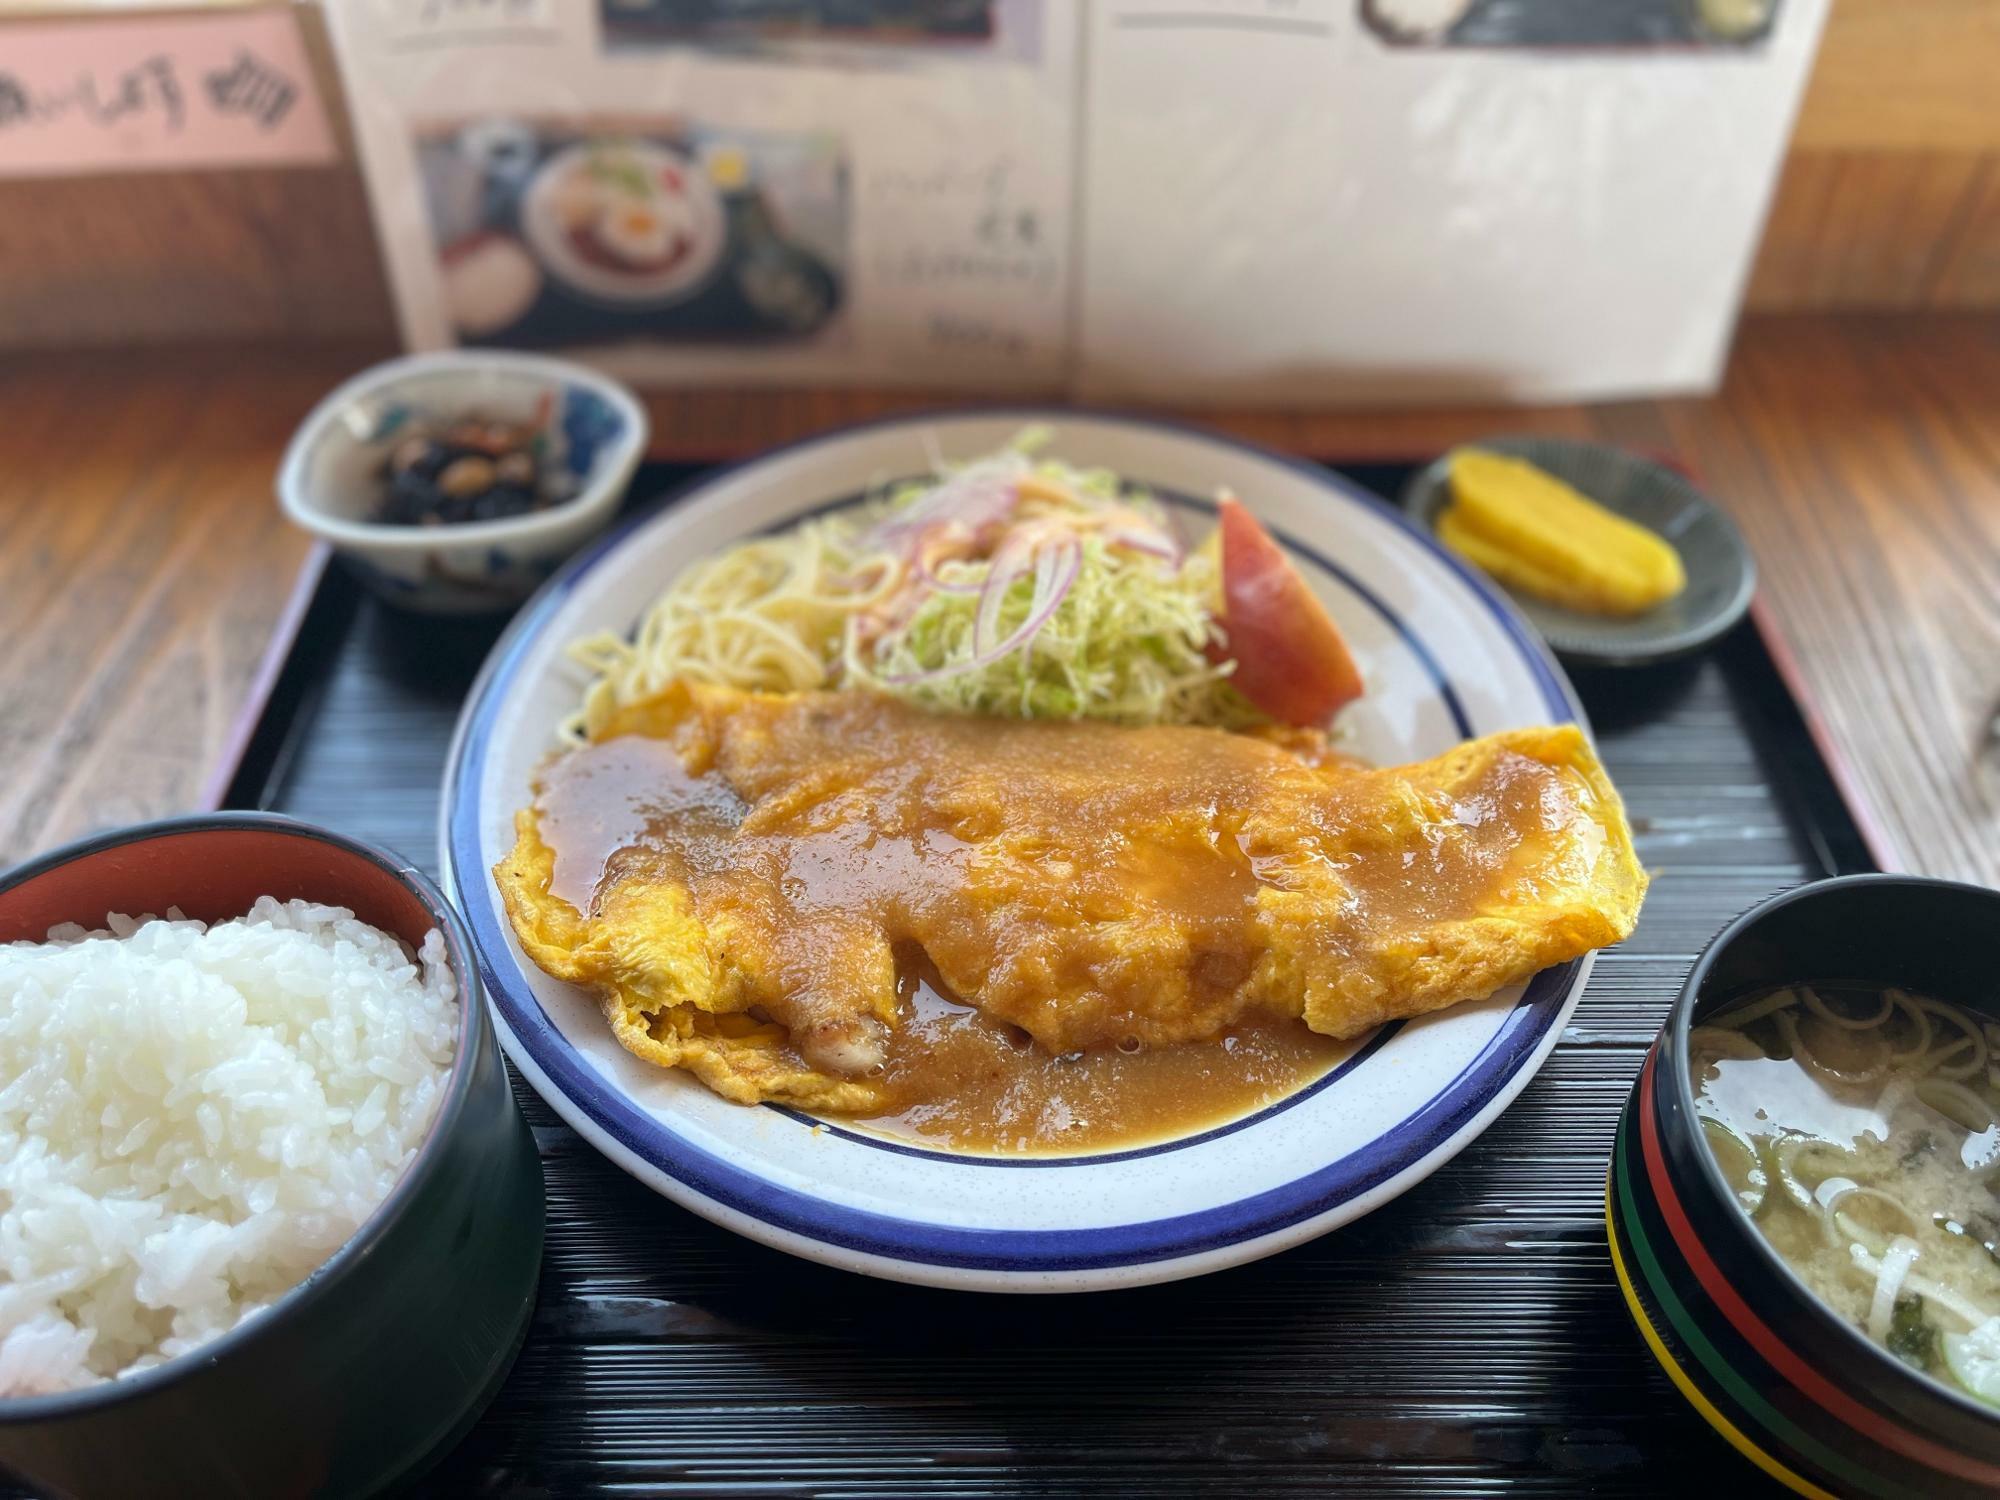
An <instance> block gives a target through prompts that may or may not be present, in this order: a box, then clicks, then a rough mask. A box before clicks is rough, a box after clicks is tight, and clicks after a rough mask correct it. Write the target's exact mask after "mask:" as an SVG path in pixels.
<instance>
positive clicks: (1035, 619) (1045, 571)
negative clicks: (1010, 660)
mask: <svg viewBox="0 0 2000 1500" xmlns="http://www.w3.org/2000/svg"><path fill="white" fill-rule="evenodd" d="M1082 571H1083V546H1082V544H1081V543H1080V542H1078V541H1077V539H1076V538H1075V537H1073V536H1072V537H1065V538H1064V539H1063V540H1062V541H1060V542H1058V543H1057V544H1056V545H1055V546H1053V547H1046V548H1044V549H1043V550H1042V553H1041V555H1040V556H1039V557H1037V558H1036V559H1035V592H1034V596H1033V597H1032V598H1031V599H1029V601H1028V617H1027V619H1025V620H1023V621H1022V622H1021V623H1020V625H1019V626H1017V627H1016V628H1015V630H1014V632H1013V634H1011V635H1009V636H1008V637H1007V639H1006V640H1004V641H1002V642H1000V644H999V645H997V646H995V647H994V648H993V649H992V651H990V652H989V653H988V654H987V656H986V659H985V661H980V660H978V659H977V658H976V657H975V659H974V660H973V661H972V662H969V663H968V664H967V665H968V667H972V666H982V667H983V666H985V665H986V663H987V662H993V661H998V660H999V659H1000V658H1001V657H1003V656H1005V655H1007V654H1008V653H1009V652H1011V651H1015V650H1018V649H1019V648H1020V647H1022V646H1025V645H1026V644H1027V643H1028V642H1029V641H1031V640H1033V639H1034V638H1035V637H1036V636H1037V635H1039V634H1041V630H1042V627H1043V626H1044V625H1046V624H1048V623H1049V621H1050V620H1051V619H1053V618H1054V616H1055V612H1056V611H1057V610H1058V609H1060V608H1061V607H1062V602H1063V600H1065V599H1067V598H1068V597H1069V591H1070V590H1071V589H1072V588H1074V587H1076V579H1077V575H1078V574H1079V573H1081V572H1082ZM976 636H977V632H976V631H975V638H976Z"/></svg>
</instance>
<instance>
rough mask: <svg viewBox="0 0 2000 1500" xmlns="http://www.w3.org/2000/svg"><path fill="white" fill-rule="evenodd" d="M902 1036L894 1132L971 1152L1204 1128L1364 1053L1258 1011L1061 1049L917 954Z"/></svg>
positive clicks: (906, 988)
mask: <svg viewBox="0 0 2000 1500" xmlns="http://www.w3.org/2000/svg"><path fill="white" fill-rule="evenodd" d="M899 980H900V982H899V985H898V989H899V991H900V993H901V995H902V997H903V1002H904V1004H905V1006H906V1007H907V1010H906V1014H905V1017H904V1020H903V1022H902V1025H901V1026H899V1027H898V1028H897V1031H896V1034H895V1035H894V1037H893V1038H892V1039H891V1041H890V1043H889V1060H888V1063H887V1066H886V1068H885V1070H884V1073H883V1076H882V1079H881V1082H882V1084H883V1087H884V1090H885V1093H886V1095H887V1097H886V1098H885V1100H884V1101H883V1107H882V1109H881V1110H880V1111H879V1112H877V1113H873V1114H868V1115H863V1116H861V1117H859V1118H860V1119H861V1121H862V1122H863V1123H865V1124H867V1125H868V1126H869V1127H870V1128H872V1129H874V1130H875V1131H877V1132H879V1133H880V1134H883V1135H893V1136H896V1137H899V1138H902V1139H905V1140H909V1141H912V1142H915V1143H917V1144H921V1145H933V1146H948V1147H951V1148H952V1149H954V1150H960V1151H989V1152H997V1153H1003V1154H1013V1153H1017V1152H1022V1151H1096V1150H1104V1149H1107V1148H1113V1147H1119V1146H1132V1145H1140V1144H1143V1143H1145V1142H1148V1141H1153V1140H1164V1139H1170V1138H1172V1137H1175V1136H1180V1135H1186V1134H1190V1133H1192V1132H1194V1131H1198V1130H1201V1129H1203V1128H1205V1127H1207V1126H1209V1125H1213V1124H1217V1123H1220V1122H1221V1121H1224V1120H1230V1119H1235V1118H1238V1117H1240V1116H1242V1115H1245V1114H1249V1113H1250V1112H1252V1111H1253V1110H1256V1109H1258V1108H1261V1107H1262V1106H1264V1105H1266V1104H1269V1103H1271V1102H1273V1101H1275V1100H1277V1099H1281V1098H1283V1097H1284V1096H1285V1095H1287V1094H1290V1093H1292V1092H1293V1091H1294V1090H1296V1089H1298V1088H1301V1087H1303V1086H1304V1085H1306V1084H1307V1083H1310V1082H1311V1081H1312V1080H1313V1079H1315V1078H1318V1077H1319V1076H1320V1075H1321V1074H1323V1073H1325V1072H1326V1071H1327V1069H1329V1068H1331V1067H1332V1066H1334V1064H1335V1063H1337V1062H1339V1061H1340V1059H1341V1058H1343V1057H1345V1056H1347V1054H1348V1053H1350V1052H1352V1051H1353V1050H1354V1048H1355V1046H1356V1045H1357V1044H1356V1043H1353V1042H1336V1041H1334V1040H1333V1039H1332V1038H1330V1037H1323V1036H1318V1035H1316V1034H1314V1033H1313V1032H1311V1031H1308V1030H1307V1029H1306V1028H1305V1026H1304V1025H1303V1024H1301V1023H1300V1022H1297V1021H1281V1020H1276V1019H1270V1020H1256V1021H1249V1022H1245V1023H1243V1024H1241V1025H1238V1026H1233V1027H1231V1028H1230V1029H1229V1030H1228V1031H1226V1032H1224V1033H1223V1035H1222V1036H1220V1037H1218V1038H1216V1039H1214V1040H1213V1041H1203V1042H1180V1043H1176V1044H1174V1045H1171V1046H1166V1047H1151V1048H1136V1047H1135V1048H1129V1049H1128V1048H1121V1047H1097V1048H1092V1049H1090V1050H1087V1051H1080V1052H1070V1053H1064V1054H1062V1055H1061V1056H1055V1055H1051V1054H1050V1053H1049V1052H1048V1051H1047V1050H1046V1049H1045V1048H1042V1047H1040V1046H1038V1045H1036V1043H1035V1041H1034V1039H1033V1038H1032V1037H1030V1036H1029V1035H1028V1034H1027V1033H1026V1032H1024V1031H1022V1030H1021V1029H1020V1028H1018V1027H1014V1026H1008V1025H1006V1024H1004V1023H1002V1022H998V1021H994V1020H991V1019H990V1018H988V1017H986V1016H984V1015H982V1014H980V1012H979V1011H978V1009H977V1008H976V1007H973V1006H969V1005H966V1004H963V1003H962V1002H960V1001H958V1000H957V999H956V998H954V997H953V996H951V995H950V994H949V993H948V992H946V991H945V990H944V989H943V988H942V986H941V985H940V983H939V981H938V979H937V975H936V972H935V971H934V970H933V969H931V967H930V965H929V964H927V963H925V962H923V960H922V958H921V957H920V956H913V957H912V959H911V960H910V961H909V962H907V963H906V964H905V966H904V967H903V969H902V971H901V973H900V976H899Z"/></svg>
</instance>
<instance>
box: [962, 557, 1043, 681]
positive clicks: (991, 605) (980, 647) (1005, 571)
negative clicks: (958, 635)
mask: <svg viewBox="0 0 2000 1500" xmlns="http://www.w3.org/2000/svg"><path fill="white" fill-rule="evenodd" d="M1035 552H1036V538H1035V537H1033V536H1031V535H1029V534H1028V532H1027V531H1026V530H1022V531H1016V532H1013V533H1012V534H1011V535H1009V536H1008V538H1007V540H1006V541H1004V542H1002V543H1001V544H1000V550H999V551H998V552H996V553H994V554H993V558H992V561H990V562H989V563H988V564H987V566H986V582H985V584H984V585H983V586H982V587H981V589H980V591H979V612H978V613H977V614H975V615H974V616H973V617H972V656H973V660H974V661H979V660H981V659H989V660H990V659H991V652H992V649H993V633H994V632H995V631H996V630H998V629H999V628H1000V607H1001V605H1003V604H1004V603H1006V600H1007V590H1008V589H1010V588H1012V587H1013V586H1014V580H1015V579H1017V578H1019V577H1021V576H1022V575H1023V574H1024V573H1026V572H1027V571H1028V569H1029V568H1031V567H1033V566H1034V563H1035Z"/></svg>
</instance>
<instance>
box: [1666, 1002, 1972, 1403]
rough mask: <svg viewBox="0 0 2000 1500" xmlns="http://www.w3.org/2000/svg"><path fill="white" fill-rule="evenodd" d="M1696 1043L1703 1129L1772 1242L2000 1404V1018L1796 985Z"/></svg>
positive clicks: (1911, 1348)
mask: <svg viewBox="0 0 2000 1500" xmlns="http://www.w3.org/2000/svg"><path fill="white" fill-rule="evenodd" d="M1688 1043H1689V1052H1690V1056H1691V1059H1692V1069H1693V1075H1694V1077H1693V1082H1694V1092H1695V1108H1696V1111H1697V1112H1698V1114H1699V1115H1700V1117H1701V1125H1702V1133H1703V1135H1704V1137H1705V1138H1706V1139H1707V1141H1708V1145H1709V1149H1710V1151H1711V1152H1712V1153H1713V1155H1714V1157H1715V1160H1716V1163H1717V1165H1718V1166H1720V1167H1721V1169H1722V1173H1723V1176H1724V1177H1725V1178H1727V1179H1728V1182H1729V1185H1730V1187H1731V1188H1732V1189H1734V1191H1735V1194H1736V1198H1737V1201H1738V1203H1739V1204H1740V1205H1741V1206H1742V1208H1743V1211H1744V1212H1745V1213H1747V1214H1749V1215H1750V1217H1751V1219H1752V1220H1753V1221H1754V1222H1755V1223H1756V1225H1757V1227H1758V1228H1759V1229H1760V1230H1761V1231H1762V1232H1763V1235H1764V1238H1765V1239H1766V1240H1767V1241H1769V1243H1770V1245H1771V1247H1772V1248H1773V1249H1774V1250H1776V1251H1777V1253H1778V1254H1779V1256H1781V1257H1782V1258H1783V1259H1784V1261H1785V1262H1786V1264H1788V1265H1789V1266H1790V1267H1791V1268H1792V1269H1793V1270H1794V1271H1796V1272H1797V1273H1798V1274H1799V1276H1800V1277H1801V1278H1802V1279H1803V1280H1804V1281H1805V1283H1806V1285H1807V1286H1809V1287H1810V1288H1812V1290H1813V1291H1814V1292H1815V1293H1816V1294H1817V1295H1818V1296H1819V1297H1821V1298H1822V1299H1823V1300H1824V1301H1825V1302H1826V1303H1827V1305H1828V1306H1829V1307H1831V1308H1832V1309H1833V1310H1834V1311H1835V1312H1836V1313H1837V1314H1838V1315H1839V1316H1841V1317H1843V1318H1845V1319H1847V1320H1848V1321H1849V1322H1850V1323H1852V1324H1853V1325H1854V1326H1855V1327H1856V1328H1859V1329H1860V1330H1861V1331H1862V1332H1864V1333H1865V1334H1867V1335H1868V1337H1869V1338H1871V1339H1873V1340H1874V1341H1875V1342H1876V1343H1878V1344H1880V1345H1881V1346H1882V1347H1883V1348H1885V1349H1887V1350H1888V1351H1889V1352H1890V1353H1891V1354H1893V1355H1895V1356H1896V1357H1897V1358H1898V1359H1901V1360H1903V1361H1904V1362H1905V1363H1907V1364H1909V1365H1911V1366H1913V1367H1915V1368H1916V1369H1918V1370H1921V1371H1923V1372H1924V1373H1925V1374H1927V1375H1931V1376H1933V1377H1935V1378H1937V1379H1939V1380H1942V1381H1944V1382H1946V1383H1948V1384H1951V1385H1955V1386H1957V1387H1958V1388H1960V1389H1962V1390H1964V1391H1967V1392H1969V1393H1970V1394H1972V1395H1973V1396H1976V1397H1978V1398H1979V1399H1981V1400H1983V1401H1987V1402H1991V1403H1993V1404H1995V1405H2000V1193H1996V1184H2000V1024H1996V1023H1994V1022H1990V1021H1987V1020H1985V1019H1984V1018H1982V1017H1981V1016H1979V1015H1977V1014H1975V1013H1974V1012H1972V1011H1968V1010H1966V1009H1964V1008H1962V1007H1959V1006H1955V1005H1947V1004H1944V1003H1943V1002H1941V1001H1937V1000H1931V999H1927V998H1925V997H1923V996H1920V995H1911V994H1907V993H1905V992H1904V991H1901V990H1895V989H1839V988H1832V987H1826V986H1821V987H1817V988H1809V987H1807V986H1804V985H1798V986H1793V987H1789V988H1785V989H1779V990H1772V991H1768V992H1766V993H1763V994H1760V995H1756V996H1753V997H1751V998H1749V999H1747V1000H1745V1001H1743V1002H1741V1003H1740V1004H1737V1005H1734V1006H1732V1007H1730V1008H1729V1009H1728V1010H1726V1011H1724V1012H1723V1013H1721V1014H1720V1015H1718V1016H1716V1017H1714V1018H1712V1019H1711V1020H1709V1021H1708V1022H1707V1023H1706V1024H1704V1025H1701V1026H1696V1027H1695V1028H1693V1030H1692V1031H1690V1032H1689V1034H1688Z"/></svg>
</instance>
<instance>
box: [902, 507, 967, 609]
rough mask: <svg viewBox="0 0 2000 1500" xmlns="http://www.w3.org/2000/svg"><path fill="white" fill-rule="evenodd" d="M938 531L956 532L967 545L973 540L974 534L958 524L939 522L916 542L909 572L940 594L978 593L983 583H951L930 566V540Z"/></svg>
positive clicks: (949, 560) (950, 559) (946, 559)
mask: <svg viewBox="0 0 2000 1500" xmlns="http://www.w3.org/2000/svg"><path fill="white" fill-rule="evenodd" d="M940 531H946V532H949V531H958V532H959V533H960V536H961V537H962V538H963V539H964V540H965V541H966V542H967V543H968V544H970V543H971V542H972V541H973V540H975V536H974V534H973V533H972V532H971V531H969V530H966V529H965V528H964V527H962V526H960V524H959V523H957V522H954V521H945V522H940V523H939V524H938V525H936V526H933V527H931V528H930V530H929V531H928V532H927V533H926V534H925V537H924V538H923V539H922V540H919V541H918V543H917V547H916V551H915V552H914V554H913V555H912V556H911V559H910V569H911V571H912V572H914V573H915V574H916V575H917V577H918V578H919V579H920V580H922V581H923V582H924V583H926V584H929V585H930V586H931V587H932V588H933V589H936V590H937V591H938V592H939V593H941V594H976V593H978V592H979V591H980V590H981V589H982V588H984V587H985V584H984V582H983V581H974V582H971V583H953V582H952V581H950V580H949V579H947V578H945V577H943V576H942V575H941V574H939V572H938V571H937V569H936V568H934V567H932V566H931V559H930V554H931V538H932V537H933V536H935V534H936V533H938V532H940ZM945 540H947V541H950V540H954V538H950V537H947V538H945ZM955 560H956V559H952V558H945V559H943V561H946V562H951V561H955Z"/></svg>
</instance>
